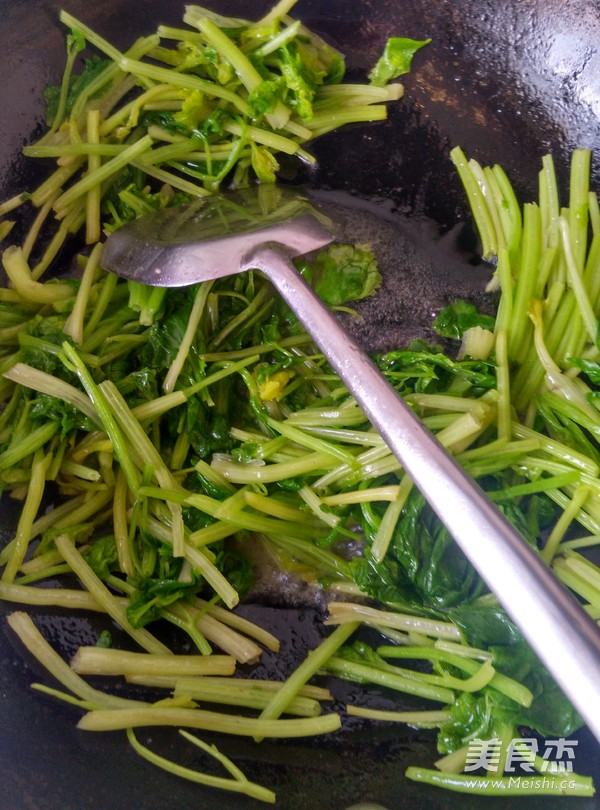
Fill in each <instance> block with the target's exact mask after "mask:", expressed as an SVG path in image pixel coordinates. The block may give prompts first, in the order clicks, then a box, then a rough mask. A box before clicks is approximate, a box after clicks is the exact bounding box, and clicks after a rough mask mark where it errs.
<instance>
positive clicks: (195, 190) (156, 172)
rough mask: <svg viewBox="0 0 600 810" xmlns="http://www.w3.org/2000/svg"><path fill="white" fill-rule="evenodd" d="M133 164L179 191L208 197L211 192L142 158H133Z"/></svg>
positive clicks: (193, 195) (194, 195)
mask: <svg viewBox="0 0 600 810" xmlns="http://www.w3.org/2000/svg"><path fill="white" fill-rule="evenodd" d="M131 165H132V166H133V167H134V168H136V169H141V171H143V172H145V173H146V174H147V175H148V176H149V177H154V179H155V180H160V182H161V183H166V184H167V185H169V186H172V187H173V188H176V189H178V190H179V191H183V192H184V193H185V194H190V195H191V196H192V197H206V196H207V194H209V193H210V192H209V191H207V190H206V189H205V188H202V186H199V185H198V184H197V183H189V182H188V181H187V180H183V179H182V178H181V177H177V175H175V174H173V173H172V172H168V171H165V170H164V169H158V168H156V166H149V165H147V164H146V163H144V162H142V161H141V160H132V161H131Z"/></svg>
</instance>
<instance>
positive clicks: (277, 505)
mask: <svg viewBox="0 0 600 810" xmlns="http://www.w3.org/2000/svg"><path fill="white" fill-rule="evenodd" d="M244 500H245V501H246V503H247V504H248V506H251V507H252V508H253V509H255V510H256V511H257V512H264V513H265V514H266V515H271V517H276V518H279V519H280V520H286V521H298V522H299V523H303V522H305V521H306V518H307V515H306V512H303V511H302V510H301V509H298V508H297V507H296V506H290V505H288V504H286V503H282V502H281V501H279V500H278V499H277V498H276V497H274V496H272V495H270V496H267V495H260V494H259V493H258V492H253V491H252V490H244Z"/></svg>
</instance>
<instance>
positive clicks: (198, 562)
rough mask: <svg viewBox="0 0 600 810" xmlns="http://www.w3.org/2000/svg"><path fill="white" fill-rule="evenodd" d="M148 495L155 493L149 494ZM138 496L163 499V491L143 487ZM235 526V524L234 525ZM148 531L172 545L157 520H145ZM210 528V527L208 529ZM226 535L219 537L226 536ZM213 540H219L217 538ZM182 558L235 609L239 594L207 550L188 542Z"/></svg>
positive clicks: (170, 494)
mask: <svg viewBox="0 0 600 810" xmlns="http://www.w3.org/2000/svg"><path fill="white" fill-rule="evenodd" d="M150 493H155V494H154V495H153V494H150ZM140 494H142V495H143V494H147V495H148V497H154V496H156V495H158V497H164V495H163V490H162V489H159V488H158V487H157V488H156V489H154V488H152V487H145V488H142V489H141V490H140ZM168 494H169V497H172V496H173V495H175V496H176V495H180V494H181V493H168ZM234 525H235V524H234ZM147 526H148V531H151V532H152V534H153V535H154V536H155V537H156V538H157V539H158V540H161V541H162V542H163V543H167V544H169V545H170V544H172V542H173V536H172V532H171V528H170V527H167V526H165V525H164V524H163V523H162V522H159V521H158V520H154V519H152V518H148V520H147ZM208 528H211V527H208ZM233 533H234V531H230V532H228V534H233ZM228 534H225V535H221V537H222V536H228ZM215 539H221V538H220V537H217V538H215ZM183 551H184V556H185V558H186V559H187V560H189V562H190V563H191V564H192V565H193V566H194V567H195V568H197V569H198V570H199V571H200V573H201V574H202V576H203V577H204V579H205V580H206V582H207V583H208V584H209V585H210V586H211V588H212V589H213V590H214V591H215V593H217V594H218V595H219V596H220V597H221V599H222V600H223V602H224V603H225V604H226V605H227V607H229V608H233V607H235V605H237V603H238V602H239V594H238V593H237V591H236V590H235V588H233V587H232V585H231V584H230V583H229V581H228V580H227V579H226V577H224V576H223V574H222V573H221V572H220V571H219V569H218V568H216V566H215V565H214V555H212V554H211V552H209V551H208V550H207V549H204V548H200V549H197V548H195V547H194V546H192V545H191V544H190V543H189V542H185V543H184V548H183Z"/></svg>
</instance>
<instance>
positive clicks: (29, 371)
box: [3, 363, 100, 425]
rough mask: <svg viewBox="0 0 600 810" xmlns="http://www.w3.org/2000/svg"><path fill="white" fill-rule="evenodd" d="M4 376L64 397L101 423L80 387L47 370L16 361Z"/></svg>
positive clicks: (60, 397)
mask: <svg viewBox="0 0 600 810" xmlns="http://www.w3.org/2000/svg"><path fill="white" fill-rule="evenodd" d="M3 376H4V377H6V379H7V380H12V381H13V382H15V383H18V384H19V385H22V386H24V387H26V388H32V389H33V390H34V391H40V392H41V393H44V394H48V395H49V396H52V397H57V398H58V399H62V400H64V401H65V402H68V403H69V404H71V405H73V406H74V407H76V408H78V410H80V411H81V412H82V413H83V414H85V415H86V416H87V417H88V418H89V419H91V420H92V421H93V422H95V423H96V424H97V425H99V424H100V421H99V417H98V414H97V413H96V410H95V409H94V407H93V406H92V405H91V404H90V401H89V399H88V398H87V397H86V396H85V395H84V394H82V393H81V391H79V389H77V388H75V386H74V385H71V384H70V383H67V382H64V380H61V379H59V378H58V377H54V376H53V375H52V374H48V373H47V372H46V371H40V370H39V369H37V368H34V367H33V366H28V365H27V364H26V363H15V365H14V366H13V367H12V368H11V369H9V370H8V371H5V372H4V375H3Z"/></svg>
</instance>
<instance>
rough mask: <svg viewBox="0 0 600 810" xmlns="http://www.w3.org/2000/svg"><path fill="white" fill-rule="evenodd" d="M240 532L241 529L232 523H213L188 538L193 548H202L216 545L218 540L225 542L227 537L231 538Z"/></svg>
mask: <svg viewBox="0 0 600 810" xmlns="http://www.w3.org/2000/svg"><path fill="white" fill-rule="evenodd" d="M238 531H239V528H238V527H237V526H235V525H234V524H231V523H223V522H221V523H212V524H211V525H210V526H204V528H202V529H198V530H197V531H195V532H192V533H191V534H190V536H189V538H188V542H189V544H190V546H192V547H193V548H196V549H198V548H200V547H201V546H208V545H210V544H211V543H216V542H217V541H218V540H224V539H225V538H226V537H231V535H232V534H235V533H236V532H238Z"/></svg>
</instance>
